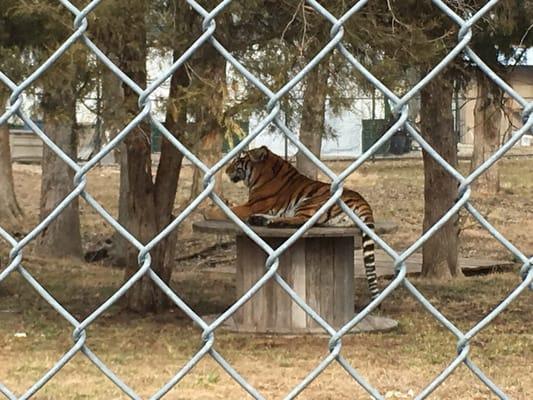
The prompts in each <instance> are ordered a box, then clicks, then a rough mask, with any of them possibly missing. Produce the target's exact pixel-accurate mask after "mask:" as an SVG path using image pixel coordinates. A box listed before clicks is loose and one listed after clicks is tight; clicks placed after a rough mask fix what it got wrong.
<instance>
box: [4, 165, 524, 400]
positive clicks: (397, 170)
mask: <svg viewBox="0 0 533 400" xmlns="http://www.w3.org/2000/svg"><path fill="white" fill-rule="evenodd" d="M346 165H347V163H340V162H337V163H333V164H331V167H332V168H333V169H334V170H335V171H340V170H342V168H344V167H345V166H346ZM500 165H501V168H502V170H501V173H502V177H501V179H502V181H501V184H502V191H501V193H500V194H499V195H498V196H495V197H487V196H484V195H482V194H480V193H475V192H474V193H473V204H474V206H475V207H477V208H478V209H479V210H480V211H481V212H482V214H483V215H485V216H486V217H487V218H488V220H489V221H490V222H491V223H492V224H493V225H494V226H495V227H496V228H497V229H498V230H499V231H500V232H501V233H502V234H503V235H505V236H506V237H507V238H508V239H509V240H511V242H512V243H513V244H514V245H515V246H517V247H518V248H519V249H520V250H521V251H523V252H524V253H525V254H528V255H531V254H533V239H532V238H531V232H532V229H533V158H525V157H517V158H510V159H505V160H503V161H501V162H500ZM460 168H461V171H462V172H465V173H466V171H467V170H468V164H467V163H461V165H460ZM14 170H15V181H16V190H17V195H18V198H19V201H20V203H21V205H22V207H23V209H24V211H25V213H26V222H25V227H24V229H23V230H24V231H27V230H28V229H29V228H30V227H31V226H34V225H35V224H36V223H37V222H38V201H39V187H40V168H39V167H38V166H33V165H19V164H17V165H15V167H14ZM191 176H192V173H191V169H190V168H189V167H187V168H186V169H185V171H184V174H183V177H184V179H183V180H182V182H181V183H180V192H179V196H178V199H177V201H176V212H179V210H180V209H182V208H183V207H184V206H185V205H186V204H187V202H188V193H189V187H190V184H191ZM118 179H119V171H118V169H117V168H114V167H101V168H96V169H95V170H93V171H92V172H91V173H90V174H89V177H88V181H89V184H88V191H89V192H90V193H91V194H93V196H94V197H95V198H96V199H97V200H98V201H100V202H101V204H103V205H104V207H105V208H106V209H108V210H109V211H110V212H111V213H112V214H113V215H115V216H116V215H117V195H118ZM422 183H423V170H422V163H421V161H419V160H403V161H376V162H370V163H367V164H365V166H363V167H362V168H361V169H360V170H358V171H357V172H356V173H354V174H353V175H352V176H351V177H350V178H349V180H348V182H347V184H346V186H347V187H352V188H354V189H356V190H358V191H360V192H361V193H362V194H363V195H364V196H365V197H367V199H368V200H369V202H370V204H371V205H372V206H373V208H374V210H375V213H376V217H377V219H383V220H390V221H393V222H395V223H396V224H397V225H398V229H397V230H396V231H395V232H393V233H391V234H388V235H385V236H384V239H385V240H386V241H387V242H388V243H389V244H390V245H392V246H393V247H394V248H395V249H397V250H401V249H405V248H407V247H408V246H409V245H410V244H411V243H412V242H413V241H414V240H416V238H417V237H418V236H419V235H420V234H421V225H422V212H423V191H422ZM224 192H225V195H226V196H227V197H228V198H229V199H230V200H232V201H234V202H238V201H241V200H243V199H245V197H246V196H245V192H244V190H243V188H242V187H240V186H236V185H234V184H232V183H230V182H225V183H224ZM462 215H463V216H462V218H461V227H462V231H461V249H460V252H461V255H462V256H465V257H473V256H475V257H491V258H494V259H497V260H512V259H513V257H512V255H511V254H510V253H509V252H508V251H507V250H506V249H505V248H504V247H503V246H502V245H500V244H499V243H498V242H497V241H496V240H495V239H493V238H492V237H491V236H490V235H489V234H488V233H487V232H486V231H485V230H484V229H483V228H482V227H480V226H479V224H477V223H475V221H473V219H472V218H469V217H468V216H467V215H466V214H465V213H463V214H462ZM81 217H82V232H83V239H84V243H85V249H86V250H89V249H91V248H95V247H97V246H98V244H99V243H100V242H101V241H102V240H104V239H105V238H107V237H109V236H110V235H111V234H112V228H111V227H110V226H108V225H107V223H106V222H104V221H103V220H102V219H101V218H99V217H98V215H97V214H96V213H95V212H94V211H93V210H92V209H91V208H89V207H88V206H87V205H86V204H84V203H83V201H82V202H81ZM199 218H201V217H200V216H199V215H198V214H197V213H195V214H194V215H192V216H191V217H190V218H188V219H187V222H186V223H185V224H184V225H183V226H181V227H180V232H179V243H178V247H179V248H178V250H179V251H178V252H177V254H178V255H179V259H178V260H177V264H176V269H175V273H174V276H173V282H172V287H173V289H174V290H175V291H176V293H178V294H179V295H180V296H182V298H183V299H184V300H185V301H186V302H187V303H188V304H189V305H190V306H191V307H192V308H193V309H194V310H195V311H196V312H198V313H199V314H201V315H209V314H217V313H220V312H222V311H224V310H225V309H226V308H227V307H228V306H229V305H230V304H231V303H232V301H234V296H235V285H234V278H233V276H232V274H228V273H225V272H223V271H224V268H222V267H224V266H227V265H229V264H231V263H233V262H234V257H235V248H234V244H233V241H232V239H231V238H230V237H223V236H214V235H201V234H197V233H194V232H192V229H191V222H192V221H194V220H197V219H199ZM8 251H9V248H8V246H7V245H6V244H5V243H3V242H2V243H0V270H1V269H2V268H3V267H4V266H5V262H6V261H7V253H8ZM24 260H25V264H24V265H25V267H27V268H28V270H29V271H30V272H31V273H32V274H33V275H34V276H35V277H36V278H37V279H38V280H39V281H40V282H41V283H42V284H43V286H44V287H45V288H46V290H47V291H49V292H50V293H51V294H52V295H53V296H54V297H55V298H57V299H58V300H59V301H60V302H61V304H63V305H64V306H65V307H66V308H67V309H68V310H69V311H70V312H72V313H73V314H74V315H75V316H76V317H77V318H80V319H82V318H84V317H86V316H87V315H88V314H90V312H92V310H94V309H96V308H97V307H98V305H100V304H101V303H102V302H103V301H105V299H107V298H108V297H109V296H110V295H111V294H112V293H113V292H114V291H115V290H117V288H118V287H119V285H120V284H121V282H122V275H123V271H122V270H121V269H119V268H112V267H110V266H107V265H105V264H103V263H91V264H87V263H85V262H82V261H79V260H44V259H41V258H39V257H37V256H35V255H33V254H32V253H31V248H29V249H27V250H26V251H25V259H24ZM518 268H519V267H518V266H516V268H515V271H513V272H509V273H501V274H492V275H487V276H480V277H470V278H462V279H459V280H457V281H456V282H453V283H452V284H445V283H435V282H425V281H423V280H420V279H418V278H413V279H412V282H413V283H414V284H415V285H416V286H417V288H419V289H420V290H421V291H422V293H423V294H424V295H426V296H427V297H428V299H429V300H430V301H431V302H432V303H433V304H434V305H435V306H437V307H438V308H439V310H441V311H442V312H443V314H444V315H446V316H447V317H448V318H449V319H450V320H451V321H452V322H453V323H454V324H456V325H457V326H458V327H459V328H460V329H462V330H464V331H466V330H468V329H469V328H471V327H472V326H474V325H475V323H476V322H477V321H479V320H480V319H481V318H482V317H483V316H485V315H486V314H487V313H488V312H490V310H491V309H493V308H494V307H495V306H496V305H497V304H499V303H500V302H501V301H502V300H503V299H504V298H505V296H506V295H507V294H508V293H509V292H510V291H511V290H513V288H515V287H516V286H517V285H518V284H519V283H520V279H519V275H518ZM386 283H387V281H386V280H383V279H382V280H381V282H380V285H381V287H383V286H385V285H386ZM357 287H358V293H362V294H361V295H360V296H359V297H358V298H357V299H356V307H358V306H361V305H362V304H364V303H365V301H366V299H365V293H366V292H365V288H364V282H357ZM531 300H532V297H531V292H524V293H523V294H522V295H521V296H519V298H518V299H517V300H516V301H515V302H513V303H512V304H511V305H510V306H509V308H508V309H507V310H506V311H505V312H504V313H503V314H502V315H500V316H499V317H497V318H496V320H494V322H493V323H492V324H491V325H489V326H488V327H487V328H486V329H485V330H483V331H482V332H481V333H480V334H479V335H477V336H475V338H474V339H473V340H472V342H471V353H470V354H471V357H472V359H473V361H474V362H475V363H476V364H477V365H478V366H479V367H480V368H481V369H482V370H483V371H484V372H485V373H486V374H487V375H488V376H489V377H490V378H491V379H493V381H494V382H495V383H497V384H498V385H499V386H500V387H501V388H502V389H503V390H504V392H505V393H506V394H507V395H508V396H509V397H510V398H511V399H518V400H528V399H531V398H533V381H532V380H531V376H532V375H533V330H532V328H533V326H532V324H531V317H532V316H533V301H531ZM381 313H383V314H385V315H387V316H389V317H391V318H394V319H396V320H398V321H399V324H400V325H399V328H398V329H397V330H395V331H393V332H388V333H374V334H358V335H353V336H348V337H346V338H344V339H343V348H342V354H343V355H344V356H345V357H346V358H347V359H348V360H349V361H350V363H351V364H352V366H354V367H355V368H356V369H357V370H358V371H359V372H360V373H361V374H362V375H363V376H364V377H365V378H366V379H367V381H369V382H371V383H372V384H373V385H374V386H375V387H376V388H377V389H378V390H379V391H380V392H381V393H382V394H384V395H385V394H386V398H387V399H411V398H414V396H415V395H416V394H417V393H418V392H419V391H420V390H421V389H422V388H423V387H424V386H426V385H427V384H428V383H429V382H430V381H431V380H432V379H433V378H434V377H436V376H437V375H438V373H439V372H440V371H441V370H442V369H443V368H445V367H446V366H447V365H448V364H449V363H450V362H451V361H452V360H453V358H454V356H455V355H456V348H455V346H456V339H455V337H454V336H453V335H452V334H451V333H449V332H448V331H447V330H445V329H444V328H442V327H441V326H440V325H439V324H438V323H437V322H436V321H435V320H434V318H433V317H432V316H431V315H430V314H429V313H428V312H427V311H425V309H423V307H422V306H421V305H420V304H419V303H418V302H417V301H416V300H415V299H414V298H413V297H412V296H411V295H410V294H409V293H408V292H407V290H405V289H404V288H399V289H398V290H396V291H395V292H394V293H393V294H392V295H391V296H390V297H389V298H387V300H386V301H385V303H384V304H383V308H382V311H381ZM87 333H88V339H87V344H88V346H89V347H90V348H91V349H92V350H93V351H94V352H95V353H96V354H97V355H98V356H99V357H101V359H102V360H103V361H104V362H105V363H106V364H107V365H108V366H109V367H110V368H111V369H112V370H113V371H114V372H115V373H117V375H118V376H119V377H121V379H123V381H124V382H125V383H127V384H128V385H130V386H131V387H132V388H133V389H134V390H135V391H136V392H137V393H138V394H139V395H140V396H142V397H143V398H147V397H149V396H150V395H152V394H153V393H155V392H156V391H157V389H158V388H159V387H161V386H162V385H163V384H164V383H165V382H166V381H167V380H169V379H170V377H171V376H172V375H173V374H174V373H176V372H177V371H178V370H179V369H180V368H181V366H182V365H184V364H185V363H186V362H187V361H188V359H189V358H190V357H191V356H192V355H193V354H194V353H195V352H196V351H197V350H198V349H199V347H200V346H201V332H200V331H199V330H198V329H197V328H195V327H194V326H193V324H192V323H191V321H190V320H189V319H188V318H186V317H185V316H184V315H183V313H182V312H181V311H180V310H178V309H173V310H170V311H169V312H168V313H165V314H163V315H146V316H139V315H132V314H128V313H126V312H124V311H123V310H122V308H121V306H120V304H117V305H115V306H113V307H112V308H111V309H110V310H109V311H107V312H106V313H104V315H102V317H101V318H99V319H98V320H97V321H96V322H95V323H94V324H92V325H91V326H90V327H89V329H88V331H87ZM71 335H72V327H71V326H70V325H69V324H68V323H67V322H65V321H64V320H63V319H62V318H61V317H60V316H58V314H57V313H56V312H55V311H54V310H53V309H52V308H51V307H50V305H48V304H47V303H46V302H45V301H44V300H42V299H41V298H40V296H39V295H38V294H37V293H36V292H35V291H34V290H33V289H32V288H31V287H30V286H29V285H28V283H26V282H25V281H24V280H23V279H22V278H21V276H20V274H18V273H14V274H11V275H10V276H9V277H8V278H7V279H6V280H5V281H4V282H2V283H1V284H0V383H2V384H4V385H6V386H7V387H9V388H10V389H11V390H13V391H14V392H15V393H16V394H19V395H20V394H22V393H23V392H24V391H25V390H26V389H27V388H28V387H29V386H31V384H32V383H34V382H35V381H36V380H37V379H39V377H41V376H42V375H43V374H44V373H45V372H46V371H47V369H49V368H50V367H51V366H52V365H53V364H54V362H55V361H56V360H57V359H59V358H60V357H61V355H62V354H63V353H64V352H65V351H67V350H68V349H69V348H70V346H72V336H71ZM215 347H216V349H217V350H218V351H219V352H220V353H221V354H222V356H224V357H225V358H226V359H227V360H228V361H229V362H231V364H232V365H233V367H234V368H235V369H236V370H237V371H238V372H239V373H240V374H241V375H242V376H244V377H245V378H246V379H247V380H248V381H249V382H250V383H251V384H252V385H253V386H254V387H255V388H256V389H257V390H258V391H259V392H260V393H261V394H262V395H263V396H264V397H265V398H267V399H279V398H283V397H284V396H285V395H286V394H288V393H289V392H290V391H291V390H292V388H293V387H294V386H296V385H297V384H298V382H299V381H300V380H301V379H303V378H304V377H305V376H306V375H307V374H308V373H309V372H310V371H311V370H312V369H313V368H314V367H315V366H316V365H317V364H318V363H319V362H320V361H321V360H322V359H323V358H324V357H325V356H326V355H327V349H328V339H327V338H326V337H319V336H309V337H279V336H250V335H236V334H231V333H227V332H223V331H221V332H218V333H217V334H216V342H215ZM34 398H35V399H41V400H43V399H54V400H55V399H121V398H126V396H125V395H123V394H121V392H120V391H119V390H118V389H116V388H115V387H114V385H113V384H112V383H111V382H110V381H109V380H107V379H106V378H105V376H103V375H102V374H101V373H100V372H99V371H98V370H97V369H96V367H94V366H93V365H92V364H91V363H90V362H89V361H88V360H87V359H86V358H85V356H83V355H82V354H77V355H76V356H75V357H74V358H73V359H72V360H71V362H70V363H69V364H68V365H67V366H65V367H64V368H63V369H62V370H61V372H59V374H58V375H57V376H56V377H54V378H53V379H52V380H51V381H50V382H49V383H48V384H47V385H46V386H45V387H44V388H43V389H42V390H41V391H39V392H38V394H37V395H36V396H35V397H34ZM165 398H168V399H231V400H233V399H246V398H249V396H248V395H247V394H246V393H245V392H244V391H243V390H242V389H241V388H240V387H239V386H238V385H237V384H236V383H235V382H233V381H232V379H231V378H230V377H229V376H228V375H227V374H226V373H225V372H224V371H223V370H222V369H221V368H220V367H219V366H218V365H217V364H216V363H215V362H214V361H213V360H212V359H211V358H210V357H209V356H207V357H206V358H204V359H203V360H202V361H201V362H200V363H199V364H198V366H196V367H195V368H194V369H193V370H192V371H191V373H190V374H188V375H187V376H186V377H185V378H184V379H183V380H182V381H181V382H180V383H179V384H178V385H177V386H176V388H174V389H173V390H172V391H171V392H170V393H169V394H168V395H167V397H165ZM299 398H302V399H317V400H318V399H321V400H322V399H335V400H336V399H369V398H370V396H369V395H368V394H366V392H364V390H363V389H361V388H360V386H359V385H357V384H356V383H355V382H354V381H353V379H352V378H351V377H350V376H349V375H348V374H347V373H346V372H345V371H344V370H343V369H342V368H341V367H340V366H339V365H336V364H335V363H334V364H332V365H331V366H329V367H328V368H327V369H326V371H325V372H324V373H323V374H322V375H320V376H319V377H318V378H317V379H316V380H315V381H314V382H313V383H312V384H311V385H310V386H309V387H308V388H307V389H306V390H305V391H304V392H303V393H302V394H301V396H300V397H299ZM430 398H431V399H441V400H448V399H450V400H453V399H459V400H463V399H464V400H482V399H493V398H496V397H495V396H494V395H492V394H490V392H489V391H488V390H487V389H486V388H485V387H484V386H483V385H482V384H481V383H480V381H479V380H477V378H476V377H475V376H474V375H473V374H472V373H471V372H470V371H469V370H468V369H467V368H466V367H465V366H463V365H461V366H460V367H459V368H458V369H457V370H456V371H455V372H454V373H453V374H452V376H451V377H450V378H449V379H448V380H447V381H446V382H445V383H444V384H443V385H442V386H440V387H439V388H438V389H437V390H436V391H435V392H434V394H433V395H432V396H430Z"/></svg>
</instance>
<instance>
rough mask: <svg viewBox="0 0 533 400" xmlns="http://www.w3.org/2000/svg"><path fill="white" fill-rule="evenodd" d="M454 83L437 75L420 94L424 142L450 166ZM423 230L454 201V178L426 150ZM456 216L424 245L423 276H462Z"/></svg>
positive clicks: (454, 162)
mask: <svg viewBox="0 0 533 400" xmlns="http://www.w3.org/2000/svg"><path fill="white" fill-rule="evenodd" d="M452 99H453V86H452V83H451V80H450V79H447V77H446V76H445V75H444V76H443V75H442V74H441V75H439V76H437V77H436V78H435V79H433V80H432V81H431V82H430V83H429V84H428V85H427V86H426V87H425V88H424V89H423V90H422V93H421V103H422V104H421V127H422V133H423V135H424V138H425V139H426V141H427V142H428V143H429V144H430V145H431V146H432V147H433V148H434V149H435V151H437V152H438V153H439V154H440V155H441V156H442V157H443V158H444V159H445V160H446V161H447V162H448V163H449V164H450V165H452V166H457V139H456V137H455V134H454V131H453V116H452ZM423 159H424V232H425V231H427V230H428V229H429V228H431V227H432V226H433V225H434V224H435V223H436V222H437V221H438V220H439V219H440V218H441V217H442V216H443V215H444V214H445V213H446V212H447V211H448V210H449V209H450V208H451V207H452V206H453V205H454V203H455V200H456V199H457V181H456V180H455V179H454V178H452V176H451V175H449V174H448V173H447V172H446V171H445V170H444V168H443V167H441V166H440V164H439V163H437V162H436V161H435V160H434V159H433V158H432V157H431V156H429V155H428V154H427V153H426V152H425V151H424V152H423ZM457 221H458V218H457V216H454V217H452V218H451V219H450V220H449V221H448V222H447V223H446V224H444V225H443V226H442V227H441V229H439V230H438V231H437V232H436V233H435V234H434V235H433V236H432V237H431V238H429V239H428V240H427V241H426V242H425V243H424V246H423V254H422V256H423V260H422V275H423V276H425V277H429V278H434V279H440V280H446V279H451V278H452V277H454V276H457V275H461V270H460V269H459V267H458V264H457V253H458V226H457Z"/></svg>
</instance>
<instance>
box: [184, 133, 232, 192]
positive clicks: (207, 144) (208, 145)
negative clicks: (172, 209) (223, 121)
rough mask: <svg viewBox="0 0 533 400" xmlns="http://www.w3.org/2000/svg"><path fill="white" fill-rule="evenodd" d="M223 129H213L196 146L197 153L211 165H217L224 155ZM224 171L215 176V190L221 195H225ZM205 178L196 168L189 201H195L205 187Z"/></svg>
mask: <svg viewBox="0 0 533 400" xmlns="http://www.w3.org/2000/svg"><path fill="white" fill-rule="evenodd" d="M221 129H222V128H220V129H217V130H212V131H210V132H208V133H207V134H206V135H203V136H202V138H201V139H200V142H199V143H198V146H195V150H196V155H197V156H198V157H199V158H200V159H201V160H202V161H203V162H204V163H205V164H206V165H207V166H209V167H212V166H213V165H215V163H216V162H217V161H218V160H220V158H221V157H222V145H223V144H224V136H223V134H222V132H221ZM222 174H223V172H219V173H218V174H217V175H216V176H215V188H214V190H215V192H216V193H217V194H218V195H219V196H223V193H222V176H223V175H222ZM203 179H204V176H203V174H202V173H201V172H200V170H199V169H198V168H194V172H193V178H192V186H191V195H190V197H189V201H193V200H194V199H195V198H196V196H198V195H199V194H200V193H201V192H202V190H203V189H204V188H203Z"/></svg>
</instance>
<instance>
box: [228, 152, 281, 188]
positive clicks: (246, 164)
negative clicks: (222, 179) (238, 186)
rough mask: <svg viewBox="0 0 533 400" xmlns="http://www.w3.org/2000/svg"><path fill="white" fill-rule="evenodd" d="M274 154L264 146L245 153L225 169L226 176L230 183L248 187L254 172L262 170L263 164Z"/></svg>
mask: <svg viewBox="0 0 533 400" xmlns="http://www.w3.org/2000/svg"><path fill="white" fill-rule="evenodd" d="M273 155H274V154H273V153H272V152H271V151H270V150H269V149H268V147H266V146H261V147H258V148H257V149H252V150H248V151H245V152H243V153H242V154H241V156H240V157H237V158H235V159H234V160H233V161H232V162H231V164H230V165H229V166H228V168H227V169H226V174H227V175H228V176H229V178H230V179H231V181H232V182H235V183H237V182H240V181H243V182H244V184H245V185H247V186H248V185H249V184H250V182H251V181H252V180H251V179H250V178H251V177H252V175H254V171H255V172H259V171H260V170H262V169H263V167H264V165H265V163H266V162H267V161H268V160H269V159H271V158H272V156H273Z"/></svg>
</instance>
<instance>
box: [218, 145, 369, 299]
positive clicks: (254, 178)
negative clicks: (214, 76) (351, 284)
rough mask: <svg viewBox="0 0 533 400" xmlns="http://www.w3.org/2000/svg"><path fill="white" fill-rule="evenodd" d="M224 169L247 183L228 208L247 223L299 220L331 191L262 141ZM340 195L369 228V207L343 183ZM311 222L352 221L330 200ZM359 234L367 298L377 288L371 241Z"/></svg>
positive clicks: (276, 223) (290, 223)
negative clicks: (244, 196)
mask: <svg viewBox="0 0 533 400" xmlns="http://www.w3.org/2000/svg"><path fill="white" fill-rule="evenodd" d="M226 173H227V175H228V176H229V178H230V179H231V180H232V181H233V182H240V181H243V182H244V184H245V185H246V186H247V187H248V189H249V194H248V201H247V202H246V203H245V204H241V205H238V206H235V207H232V208H231V209H232V211H233V212H234V213H235V214H236V215H237V216H238V217H239V218H240V219H241V220H243V221H247V222H249V223H250V224H252V225H263V226H270V227H282V226H285V227H287V226H300V225H303V224H304V223H305V222H306V221H307V220H308V219H309V218H311V217H312V216H313V214H314V213H315V212H316V211H317V210H318V209H319V208H320V207H321V206H322V205H323V204H324V203H325V202H326V201H327V200H328V199H329V198H330V196H331V194H330V185H329V184H327V183H324V182H318V181H314V180H312V179H309V178H307V177H306V176H304V175H302V174H300V173H299V172H298V170H297V169H296V168H295V167H293V166H292V165H291V164H290V163H289V162H287V161H285V160H284V159H283V158H281V157H279V156H277V155H276V154H274V153H272V152H271V151H270V150H269V149H268V148H267V147H266V146H262V147H260V148H257V149H253V150H249V151H246V152H243V153H242V155H241V156H240V157H237V158H236V159H234V160H233V161H232V163H231V164H230V165H229V166H228V168H227V169H226ZM341 198H342V200H344V202H345V203H346V204H347V205H348V206H349V207H350V208H351V209H352V210H353V211H354V213H355V214H357V215H358V216H359V218H361V220H362V221H363V222H364V223H365V224H366V225H367V226H368V227H369V228H370V229H374V217H373V214H372V209H371V208H370V206H369V205H368V203H367V201H366V200H365V199H364V198H363V197H362V196H361V195H360V194H359V193H357V192H355V191H352V190H349V189H344V190H343V193H342V197H341ZM220 216H221V217H222V215H220ZM223 218H225V216H224V217H223ZM317 225H321V226H344V227H346V226H353V225H354V223H353V221H352V220H351V219H350V218H349V217H348V216H347V215H346V214H345V213H344V212H343V211H342V209H341V208H340V207H339V206H338V205H337V204H334V205H333V206H332V207H331V208H330V209H329V210H328V211H327V212H325V213H324V214H323V215H322V216H321V217H320V219H319V220H318V221H317ZM362 239H363V240H362V242H363V259H364V264H365V273H366V278H367V281H368V288H369V291H370V294H371V296H372V298H375V297H376V296H377V295H378V294H379V291H378V286H377V279H376V264H375V257H374V241H373V240H372V238H371V237H370V236H368V235H367V234H365V233H364V232H363V233H362Z"/></svg>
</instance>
